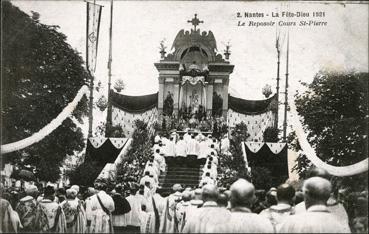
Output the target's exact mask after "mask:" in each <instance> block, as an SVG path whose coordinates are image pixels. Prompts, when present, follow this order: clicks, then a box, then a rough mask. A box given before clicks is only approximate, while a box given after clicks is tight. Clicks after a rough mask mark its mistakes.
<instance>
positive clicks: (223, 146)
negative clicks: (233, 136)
mask: <svg viewBox="0 0 369 234" xmlns="http://www.w3.org/2000/svg"><path fill="white" fill-rule="evenodd" d="M229 148H230V142H229V139H228V135H227V134H225V135H224V136H223V138H222V140H221V141H220V152H221V153H222V154H226V153H228V152H229Z"/></svg>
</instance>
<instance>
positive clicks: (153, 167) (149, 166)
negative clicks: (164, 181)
mask: <svg viewBox="0 0 369 234" xmlns="http://www.w3.org/2000/svg"><path fill="white" fill-rule="evenodd" d="M145 171H149V172H150V173H153V174H156V175H157V176H159V175H160V167H159V164H158V163H157V162H156V161H154V158H153V157H152V158H150V159H149V161H147V163H146V165H145V169H144V173H145ZM154 176H155V175H154Z"/></svg>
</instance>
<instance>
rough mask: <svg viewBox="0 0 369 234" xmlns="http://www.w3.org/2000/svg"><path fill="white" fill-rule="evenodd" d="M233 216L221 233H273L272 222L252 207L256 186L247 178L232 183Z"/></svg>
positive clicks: (222, 227)
mask: <svg viewBox="0 0 369 234" xmlns="http://www.w3.org/2000/svg"><path fill="white" fill-rule="evenodd" d="M230 191H231V197H230V203H231V217H230V219H229V221H228V222H227V223H226V225H222V226H221V227H220V228H219V230H218V231H219V232H220V233H273V226H272V224H271V222H270V221H269V220H268V219H267V218H265V217H263V216H260V215H258V214H255V213H252V212H251V210H250V207H251V206H252V204H253V203H254V201H255V199H256V198H255V187H254V185H253V184H251V183H250V182H248V181H247V180H245V179H238V180H237V181H236V182H234V183H233V184H232V185H231V188H230Z"/></svg>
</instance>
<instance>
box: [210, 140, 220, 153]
mask: <svg viewBox="0 0 369 234" xmlns="http://www.w3.org/2000/svg"><path fill="white" fill-rule="evenodd" d="M211 144H213V145H214V149H215V150H216V151H219V150H220V148H219V142H218V141H217V139H216V138H215V137H213V139H212V143H211Z"/></svg>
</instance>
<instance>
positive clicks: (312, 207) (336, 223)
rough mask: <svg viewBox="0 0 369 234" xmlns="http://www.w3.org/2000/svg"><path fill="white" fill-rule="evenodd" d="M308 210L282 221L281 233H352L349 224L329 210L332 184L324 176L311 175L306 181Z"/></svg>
mask: <svg viewBox="0 0 369 234" xmlns="http://www.w3.org/2000/svg"><path fill="white" fill-rule="evenodd" d="M302 190H303V192H304V201H305V206H306V212H303V213H301V214H296V215H292V216H290V217H288V218H286V220H285V222H283V223H282V225H281V228H280V230H279V231H280V232H281V233H300V232H305V233H350V232H351V231H350V227H349V226H348V224H346V223H343V222H341V220H339V219H337V217H336V216H335V215H333V214H332V213H330V212H329V210H328V208H327V201H328V199H329V196H330V193H331V190H332V185H331V183H330V182H329V181H328V180H326V179H324V178H322V177H311V178H309V179H307V180H305V181H304V185H303V189H302Z"/></svg>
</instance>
